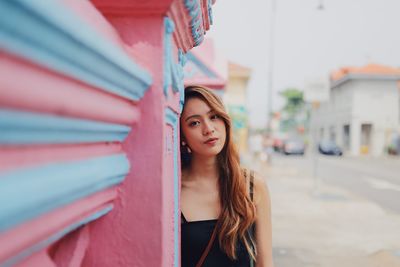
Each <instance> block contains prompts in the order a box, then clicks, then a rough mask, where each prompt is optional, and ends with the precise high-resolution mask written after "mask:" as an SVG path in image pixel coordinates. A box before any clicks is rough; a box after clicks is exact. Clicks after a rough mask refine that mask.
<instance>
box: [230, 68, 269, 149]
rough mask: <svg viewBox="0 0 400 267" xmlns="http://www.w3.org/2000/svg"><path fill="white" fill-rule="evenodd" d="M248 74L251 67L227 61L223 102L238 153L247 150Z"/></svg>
mask: <svg viewBox="0 0 400 267" xmlns="http://www.w3.org/2000/svg"><path fill="white" fill-rule="evenodd" d="M250 75H251V69H249V68H246V67H244V66H241V65H239V64H235V63H232V62H229V63H228V84H227V86H226V89H225V95H224V103H225V106H226V107H227V109H228V112H229V114H230V115H231V118H232V123H233V135H234V136H233V138H234V141H235V143H236V145H237V147H238V149H239V152H240V153H245V152H247V150H248V135H249V129H248V118H247V116H248V112H247V107H246V105H247V104H246V102H247V83H248V81H249V79H250ZM260 149H261V148H260Z"/></svg>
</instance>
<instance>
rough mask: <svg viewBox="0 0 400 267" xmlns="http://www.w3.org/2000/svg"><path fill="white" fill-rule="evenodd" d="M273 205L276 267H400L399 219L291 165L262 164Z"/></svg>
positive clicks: (371, 203) (261, 170)
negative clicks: (315, 182) (319, 181)
mask: <svg viewBox="0 0 400 267" xmlns="http://www.w3.org/2000/svg"><path fill="white" fill-rule="evenodd" d="M258 169H259V170H258V171H259V172H260V173H262V174H263V175H264V176H265V177H267V183H268V186H269V189H270V193H271V201H272V223H273V247H274V260H275V265H276V267H303V266H305V267H316V266H321V267H331V266H332V267H333V266H334V267H338V266H340V267H358V266H362V267H395V266H396V267H399V266H400V215H398V214H394V213H390V212H388V211H386V210H383V209H382V208H381V207H380V206H378V205H376V204H375V203H373V202H369V201H368V200H366V199H363V198H360V197H358V196H356V195H352V194H350V193H349V192H347V191H344V190H342V189H341V188H338V187H333V186H328V185H321V186H320V188H319V190H318V191H317V192H313V187H314V182H313V179H312V178H311V177H307V176H306V175H304V174H302V173H300V172H299V171H298V170H296V169H294V168H290V167H288V166H279V163H275V165H273V166H266V165H259V166H258Z"/></svg>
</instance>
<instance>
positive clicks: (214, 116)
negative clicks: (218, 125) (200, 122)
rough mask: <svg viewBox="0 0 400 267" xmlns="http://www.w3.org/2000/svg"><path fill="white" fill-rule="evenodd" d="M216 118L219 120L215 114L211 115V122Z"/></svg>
mask: <svg viewBox="0 0 400 267" xmlns="http://www.w3.org/2000/svg"><path fill="white" fill-rule="evenodd" d="M218 118H219V116H218V115H217V114H214V115H211V117H210V119H211V120H216V119H218Z"/></svg>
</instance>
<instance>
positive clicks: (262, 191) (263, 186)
mask: <svg viewBox="0 0 400 267" xmlns="http://www.w3.org/2000/svg"><path fill="white" fill-rule="evenodd" d="M263 199H264V200H265V199H269V189H268V184H267V179H266V177H264V176H263V175H261V174H260V173H258V172H254V202H255V203H256V205H257V204H258V203H259V202H260V201H261V200H263Z"/></svg>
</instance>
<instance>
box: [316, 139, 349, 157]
mask: <svg viewBox="0 0 400 267" xmlns="http://www.w3.org/2000/svg"><path fill="white" fill-rule="evenodd" d="M318 151H319V153H321V154H324V155H332V156H342V155H343V151H342V149H341V148H340V147H339V146H338V145H337V144H336V143H335V142H334V141H330V140H326V141H322V142H320V143H319V145H318Z"/></svg>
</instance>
